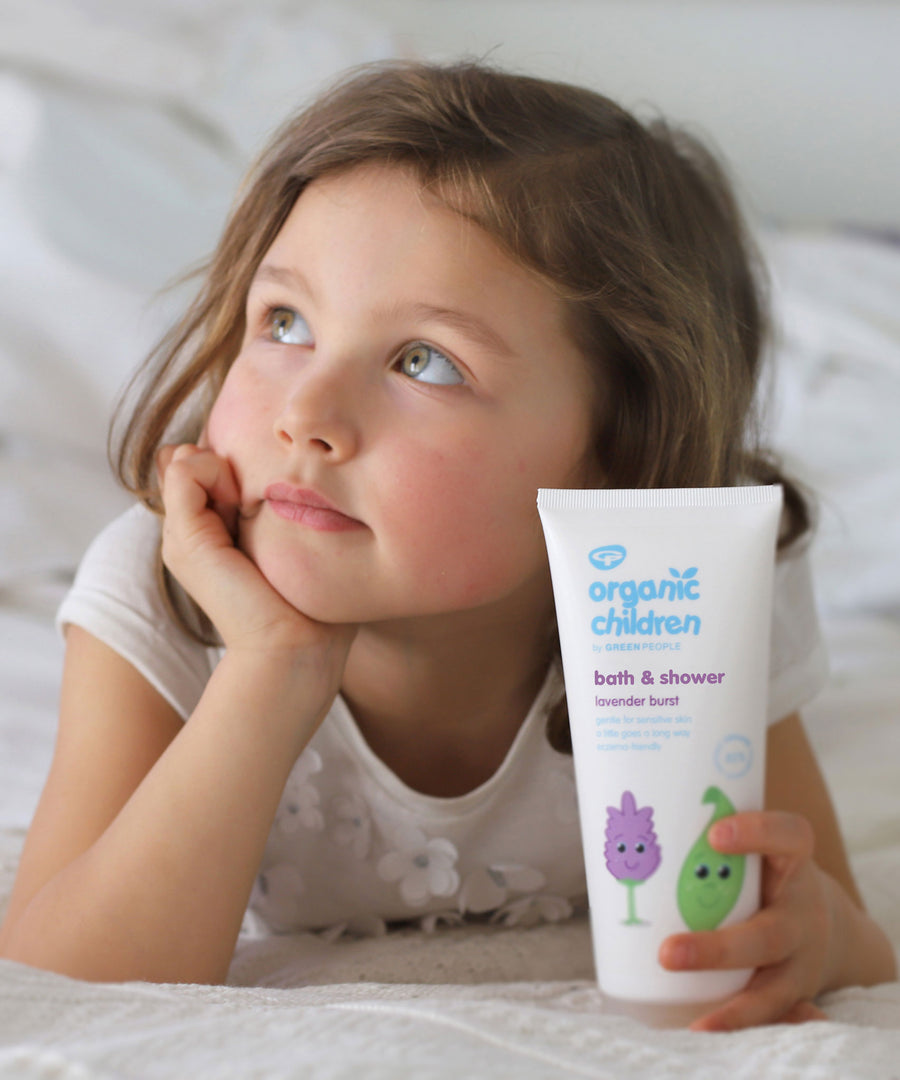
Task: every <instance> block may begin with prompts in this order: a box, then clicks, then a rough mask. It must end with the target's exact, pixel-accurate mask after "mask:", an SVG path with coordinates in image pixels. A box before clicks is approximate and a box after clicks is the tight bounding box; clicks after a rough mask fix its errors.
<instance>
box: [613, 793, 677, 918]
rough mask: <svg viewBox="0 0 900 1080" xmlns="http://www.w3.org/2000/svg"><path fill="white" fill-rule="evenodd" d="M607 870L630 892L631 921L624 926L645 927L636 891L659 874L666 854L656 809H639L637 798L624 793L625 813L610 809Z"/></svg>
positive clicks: (629, 911) (623, 806) (629, 914)
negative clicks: (655, 828)
mask: <svg viewBox="0 0 900 1080" xmlns="http://www.w3.org/2000/svg"><path fill="white" fill-rule="evenodd" d="M606 812H607V818H606V847H605V848H604V850H603V854H604V855H605V856H606V868H607V870H609V872H610V873H611V874H612V876H613V877H614V878H617V879H618V880H619V881H621V882H622V884H623V885H624V886H625V887H626V888H627V889H628V918H627V919H625V920H623V925H624V926H641V925H643V920H642V919H639V918H638V917H637V913H636V910H635V903H634V890H635V888H636V887H637V886H638V885H640V883H641V882H642V881H646V880H647V878H648V877H650V875H651V874H653V873H655V872H656V869H657V867H658V866H659V864H660V861H661V860H662V851H661V850H660V847H659V844H658V843H657V842H656V833H655V832H654V831H653V807H652V806H643V807H641V809H640V810H638V808H637V803H636V802H635V798H634V795H632V793H631V792H630V791H623V792H622V806H621V809H616V807H615V806H607V808H606Z"/></svg>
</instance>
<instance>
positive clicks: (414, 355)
mask: <svg viewBox="0 0 900 1080" xmlns="http://www.w3.org/2000/svg"><path fill="white" fill-rule="evenodd" d="M399 366H400V370H401V371H402V372H403V374H404V375H408V376H409V377H410V378H411V379H417V380H418V381H419V382H424V383H432V384H433V385H435V386H457V385H459V383H461V382H464V379H463V377H462V375H461V374H460V372H459V368H457V366H456V365H455V364H454V363H453V361H452V360H450V359H449V358H448V357H446V356H444V354H443V353H442V352H439V351H438V350H437V349H435V348H434V346H432V345H425V344H423V343H422V342H421V341H417V342H416V343H415V344H414V345H408V346H407V347H406V348H405V349H404V350H403V352H402V353H401V354H400V360H399Z"/></svg>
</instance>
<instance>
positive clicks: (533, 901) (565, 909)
mask: <svg viewBox="0 0 900 1080" xmlns="http://www.w3.org/2000/svg"><path fill="white" fill-rule="evenodd" d="M571 915H572V905H571V904H570V903H569V901H568V900H566V898H565V897H564V896H546V895H536V896H523V897H520V898H519V899H518V900H513V901H511V902H510V903H509V904H506V905H505V906H504V907H501V908H498V909H497V911H495V912H494V914H493V915H492V916H491V922H493V923H502V924H503V925H504V926H536V925H537V924H538V923H540V922H551V923H555V922H562V921H563V919H568V918H570V917H571Z"/></svg>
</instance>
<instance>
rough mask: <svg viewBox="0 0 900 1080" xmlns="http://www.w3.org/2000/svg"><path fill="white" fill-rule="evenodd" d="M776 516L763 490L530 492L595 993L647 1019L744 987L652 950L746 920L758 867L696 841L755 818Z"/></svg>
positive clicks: (724, 974) (729, 974) (741, 979)
mask: <svg viewBox="0 0 900 1080" xmlns="http://www.w3.org/2000/svg"><path fill="white" fill-rule="evenodd" d="M781 505H782V490H781V488H780V487H779V486H777V485H774V486H765V487H733V488H688V489H660V490H584V491H582V490H550V489H542V490H541V491H540V492H539V493H538V510H539V512H540V516H541V522H542V525H543V528H544V536H545V539H546V544H547V550H548V554H549V557H550V570H551V575H552V580H553V593H554V599H555V603H556V611H557V619H558V624H559V634H560V642H561V646H562V659H563V672H564V676H565V684H566V697H567V701H568V710H569V724H570V727H571V731H572V744H573V754H574V758H575V778H576V786H577V791H578V805H579V817H580V822H581V833H582V841H583V844H584V855H585V867H586V872H587V885H588V898H589V902H590V908H591V932H592V937H593V944H594V958H595V962H596V967H597V977H598V982H599V984H600V989H601V990H602V991H603V992H604V994H605V995H607V996H608V997H610V998H612V999H617V1000H618V1001H619V1002H620V1003H622V1007H623V1008H625V1009H626V1011H631V1012H633V1013H635V1014H636V1015H639V1016H640V1015H644V1016H645V1018H646V1019H648V1020H649V1021H650V1022H651V1023H667V1022H674V1023H678V1022H681V1021H682V1020H683V1019H687V1018H689V1017H690V1016H692V1015H697V1014H699V1013H700V1011H702V1007H703V1006H706V1005H708V1004H711V1003H713V1002H716V1001H720V1000H722V999H723V998H726V997H728V996H730V995H732V994H734V993H736V992H737V991H738V990H740V988H741V987H742V986H743V985H745V984H746V982H747V980H748V979H749V977H750V975H751V974H752V972H750V971H696V972H671V971H667V970H666V969H664V968H663V967H662V966H661V965H660V963H659V960H658V953H659V947H660V945H661V943H662V941H663V940H664V939H665V938H666V937H668V936H669V935H670V934H674V933H684V932H686V931H697V930H713V929H716V928H717V927H720V926H726V925H728V924H730V923H733V922H738V921H741V920H744V919H746V918H748V917H749V916H750V915H752V914H753V912H754V911H755V910H756V909H757V908H758V906H759V889H760V865H759V857H758V856H746V857H745V856H735V855H723V854H720V853H718V852H716V851H714V850H713V848H712V847H711V846H710V845H709V843H708V842H707V839H706V836H707V832H708V830H709V828H710V826H711V825H712V824H713V822H715V821H717V820H718V819H719V818H722V817H726V816H728V815H729V814H733V813H735V812H737V811H742V810H757V809H761V808H762V806H763V796H764V779H765V740H766V720H767V698H768V681H769V680H768V672H769V649H770V636H771V621H772V584H773V575H774V564H775V549H776V542H777V535H778V524H779V519H780V513H781ZM629 1003H630V1004H629ZM642 1003H643V1005H642ZM647 1006H649V1007H647ZM673 1006H679V1007H682V1009H681V1010H679V1008H673ZM684 1007H686V1008H684ZM657 1008H659V1011H658V1012H656V1011H654V1010H655V1009H657Z"/></svg>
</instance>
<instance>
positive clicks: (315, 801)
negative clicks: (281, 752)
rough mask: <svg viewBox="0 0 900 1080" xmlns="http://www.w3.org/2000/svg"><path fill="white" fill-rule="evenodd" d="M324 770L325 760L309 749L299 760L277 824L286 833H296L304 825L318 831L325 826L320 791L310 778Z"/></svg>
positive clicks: (276, 817) (288, 784) (285, 791)
mask: <svg viewBox="0 0 900 1080" xmlns="http://www.w3.org/2000/svg"><path fill="white" fill-rule="evenodd" d="M321 771H322V757H321V755H320V754H319V752H318V751H317V750H312V749H310V748H309V747H308V748H307V749H306V750H304V751H303V753H302V754H301V755H300V757H299V758H298V759H297V762H296V764H295V765H294V768H293V769H292V770H291V775H290V776H289V777H288V781H287V783H286V784H285V787H284V794H283V795H282V797H281V805H280V806H279V808H278V813H277V814H276V815H275V824H276V825H277V826H278V828H279V829H280V830H281V831H282V832H284V833H295V832H296V831H297V830H298V829H299V828H300V826H301V825H302V826H303V827H304V828H307V829H313V830H314V831H316V832H318V831H320V830H321V829H323V828H324V827H325V818H324V816H323V814H322V811H321V809H320V807H319V801H320V800H319V789H318V788H317V787H316V786H315V784H312V783H310V777H311V776H312V775H313V774H314V773H317V772H321Z"/></svg>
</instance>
